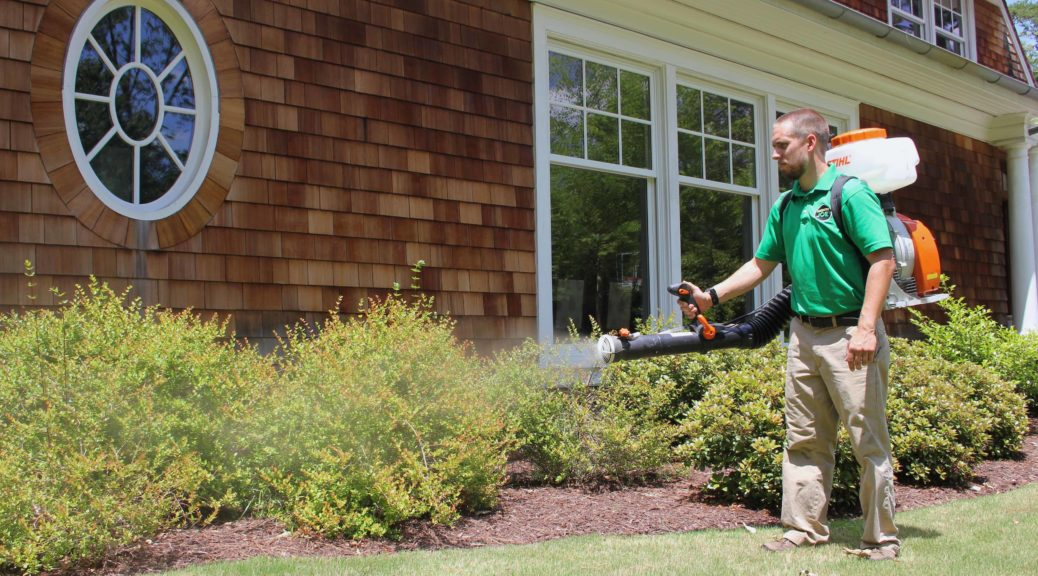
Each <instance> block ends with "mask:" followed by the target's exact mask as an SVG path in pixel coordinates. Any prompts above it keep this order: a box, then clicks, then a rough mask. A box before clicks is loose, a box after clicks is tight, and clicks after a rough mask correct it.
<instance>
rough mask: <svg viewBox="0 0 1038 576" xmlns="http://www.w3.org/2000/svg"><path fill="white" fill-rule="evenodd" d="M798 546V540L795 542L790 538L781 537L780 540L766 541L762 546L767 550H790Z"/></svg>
mask: <svg viewBox="0 0 1038 576" xmlns="http://www.w3.org/2000/svg"><path fill="white" fill-rule="evenodd" d="M796 547H797V544H796V542H793V541H792V540H790V539H789V538H779V539H778V540H772V541H771V542H765V543H764V544H762V545H761V548H763V549H765V550H767V551H768V552H789V551H790V550H792V549H794V548H796Z"/></svg>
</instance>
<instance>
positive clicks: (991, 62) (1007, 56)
mask: <svg viewBox="0 0 1038 576" xmlns="http://www.w3.org/2000/svg"><path fill="white" fill-rule="evenodd" d="M836 1H837V2H838V3H840V4H843V5H844V6H846V7H848V8H851V9H853V10H857V11H858V12H861V13H862V14H865V15H867V16H870V17H872V18H874V19H876V20H879V21H880V22H884V23H886V22H888V19H889V8H888V6H889V2H888V1H887V0H836ZM973 18H974V25H975V27H976V41H977V46H976V53H977V63H978V64H982V65H984V66H987V67H988V68H991V69H992V70H997V71H998V72H1001V73H1003V74H1005V75H1007V76H1010V77H1012V78H1016V79H1017V80H1020V81H1022V82H1027V74H1026V72H1024V69H1023V65H1024V63H1023V62H1021V61H1020V59H1019V57H1018V56H1017V54H1016V52H1015V51H1014V50H1013V48H1012V44H1011V43H1010V41H1009V34H1011V31H1010V30H1009V28H1008V27H1007V26H1006V21H1005V18H1003V17H1002V9H1001V6H1000V2H999V3H995V2H988V1H987V0H973Z"/></svg>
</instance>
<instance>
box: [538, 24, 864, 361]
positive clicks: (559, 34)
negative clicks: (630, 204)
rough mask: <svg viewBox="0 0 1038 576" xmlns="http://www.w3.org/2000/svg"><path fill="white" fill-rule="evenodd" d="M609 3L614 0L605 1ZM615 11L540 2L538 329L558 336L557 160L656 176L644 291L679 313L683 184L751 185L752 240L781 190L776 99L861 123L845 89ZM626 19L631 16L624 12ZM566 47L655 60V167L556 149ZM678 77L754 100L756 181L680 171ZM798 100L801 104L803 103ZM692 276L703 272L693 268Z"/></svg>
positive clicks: (768, 285)
mask: <svg viewBox="0 0 1038 576" xmlns="http://www.w3.org/2000/svg"><path fill="white" fill-rule="evenodd" d="M600 8H601V9H602V10H608V9H609V8H608V7H600ZM607 20H608V18H601V19H599V18H591V17H584V16H581V15H579V14H574V13H573V12H571V11H568V10H560V9H558V8H554V7H551V6H547V5H545V4H541V3H534V5H533V23H534V24H533V51H534V58H533V61H534V158H535V165H534V168H535V174H536V179H535V184H536V207H537V208H536V218H535V226H536V229H535V239H536V274H537V281H536V298H537V311H538V312H537V338H538V340H540V341H541V342H545V343H548V342H551V341H552V339H553V338H554V330H553V318H552V314H553V312H552V310H553V307H552V275H551V259H552V255H551V167H552V165H553V164H559V165H567V166H575V167H581V168H589V169H594V170H604V171H607V172H613V173H618V174H625V175H633V176H639V177H647V178H648V179H649V182H650V184H649V190H648V193H649V197H648V209H649V218H648V220H649V224H648V226H649V229H648V230H647V232H648V236H649V237H650V238H653V239H655V241H654V242H650V246H649V247H648V251H649V275H650V278H649V283H650V289H649V291H648V293H647V294H645V298H646V301H647V306H646V308H645V309H646V310H648V311H651V313H653V314H658V315H663V316H667V315H674V316H673V317H674V318H678V317H679V316H678V313H679V311H678V308H677V303H676V301H675V299H674V297H673V296H671V295H669V294H668V293H667V292H666V286H667V284H668V283H669V282H673V281H677V280H679V279H680V278H679V276H680V274H681V258H680V246H679V245H680V234H679V233H678V232H679V230H680V222H679V216H680V214H679V193H680V189H681V187H682V186H695V187H698V188H706V189H711V190H718V191H725V192H732V193H736V194H744V195H750V196H752V197H754V198H755V202H754V211H755V214H754V218H753V238H752V240H753V243H754V245H756V244H757V243H758V242H759V241H760V231H761V230H762V228H763V225H764V223H765V222H766V221H767V216H768V214H767V212H768V210H767V207H770V206H771V204H772V203H774V201H775V200H776V199H777V198H778V195H779V190H778V168H777V166H776V164H775V163H774V162H773V161H771V159H770V158H771V145H770V142H771V125H772V120H773V118H774V116H775V111H776V109H777V106H778V104H777V102H780V101H781V102H783V103H799V102H804V103H809V105H810V106H811V107H812V108H814V109H816V110H818V111H819V112H821V113H822V114H823V115H824V116H825V117H826V118H828V119H830V121H833V120H834V119H836V120H838V123H837V125H840V126H841V127H844V128H846V129H851V128H853V127H856V126H857V122H858V104H857V102H856V101H852V100H849V99H847V98H844V97H841V96H837V95H836V94H834V93H830V92H826V91H824V90H821V89H818V88H812V87H809V86H805V84H804V83H802V82H797V81H795V80H793V79H790V78H787V77H782V76H778V75H774V74H769V73H767V72H763V71H762V70H760V69H756V68H750V67H746V66H742V65H739V64H737V63H734V62H732V61H729V60H724V59H722V58H719V57H716V56H712V55H710V54H709V53H708V52H707V51H705V50H704V51H698V50H695V49H692V48H689V47H685V46H681V45H678V44H675V43H672V42H668V41H666V40H664V39H661V38H660V37H659V36H658V35H654V34H653V33H652V30H651V28H645V29H644V33H639V32H638V23H637V22H633V21H631V20H630V19H628V20H627V23H628V24H629V26H627V27H624V28H620V27H617V26H613V25H610V24H608V23H606V21H607ZM617 20H618V21H622V19H617ZM549 52H562V53H566V54H570V55H573V56H577V57H585V56H586V57H588V58H589V59H591V60H595V61H599V62H602V63H606V64H610V65H618V66H620V67H624V68H626V69H630V70H632V71H636V72H639V73H642V72H641V71H642V70H643V69H651V70H654V74H653V75H652V76H651V78H652V80H651V82H652V87H651V90H652V93H653V97H652V106H653V124H654V128H653V151H652V155H653V164H652V166H653V168H652V170H649V171H644V170H642V169H635V168H630V167H624V166H619V165H612V164H604V163H600V162H593V161H588V160H583V159H577V158H572V157H567V156H559V155H555V154H552V153H551V151H550V145H551V140H550V119H549V109H550V101H549V92H548V68H549V67H548V53H549ZM678 83H681V84H687V85H692V86H694V87H698V88H701V89H704V90H707V91H709V92H713V93H716V94H722V95H726V96H729V97H732V98H736V99H738V100H742V101H747V102H752V103H753V104H754V107H755V134H756V143H755V145H756V159H757V162H756V169H757V179H756V182H757V186H756V188H746V187H740V186H736V185H732V184H724V183H720V182H714V181H709V180H703V179H695V178H690V177H682V176H679V174H678V147H677V140H678V131H677V90H676V85H677V84H678ZM797 107H799V106H797ZM689 280H695V279H694V278H690V279H689ZM781 281H782V279H781V275H780V274H772V275H771V277H770V278H769V279H768V281H767V282H765V283H764V284H762V285H761V286H759V287H758V288H757V289H756V291H755V293H754V297H755V299H756V301H757V302H762V301H764V300H765V299H766V298H768V297H771V296H773V295H774V294H777V293H778V292H779V291H780V290H781V288H782V286H781Z"/></svg>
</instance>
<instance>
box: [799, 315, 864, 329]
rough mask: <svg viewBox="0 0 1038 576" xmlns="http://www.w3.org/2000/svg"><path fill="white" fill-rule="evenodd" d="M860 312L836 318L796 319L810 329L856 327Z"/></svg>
mask: <svg viewBox="0 0 1038 576" xmlns="http://www.w3.org/2000/svg"><path fill="white" fill-rule="evenodd" d="M859 315H861V312H860V311H854V312H848V313H846V314H840V315H838V316H801V315H800V314H797V318H799V319H800V321H801V322H803V323H804V324H807V325H808V326H811V327H812V328H836V327H837V326H857V325H858V316H859Z"/></svg>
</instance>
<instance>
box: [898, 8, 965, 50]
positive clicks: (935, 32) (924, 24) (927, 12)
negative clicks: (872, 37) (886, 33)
mask: <svg viewBox="0 0 1038 576" xmlns="http://www.w3.org/2000/svg"><path fill="white" fill-rule="evenodd" d="M921 1H922V10H923V16H922V17H919V16H916V15H915V14H911V13H909V12H904V11H902V10H899V9H898V8H895V7H894V0H887V23H888V24H890V25H891V26H893V25H894V16H895V15H900V16H901V17H903V18H907V19H908V20H911V21H912V22H915V23H917V24H919V25H920V26H921V32H922V36H916V37H917V38H919V39H920V40H923V41H925V42H928V43H930V44H933V45H934V46H937V38H938V36H944V37H947V38H950V39H952V40H955V41H956V42H962V45H963V46H962V54H959V56H962V57H963V58H968V59H970V60H974V61H975V60H976V59H977V49H976V45H977V41H976V25H975V19H974V17H973V0H962V36H961V37H955V36H953V35H951V34H948V33H947V32H944V31H943V30H940V29H939V28H938V27H937V26H936V25H935V22H934V5H935V3H939V2H940V0H921ZM902 32H904V31H903V30H902ZM904 33H905V34H908V35H909V36H915V35H914V34H910V33H908V32H904ZM938 47H939V46H938ZM941 49H942V50H943V48H941ZM949 52H951V51H950V50H949ZM951 53H952V54H955V52H951Z"/></svg>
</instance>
